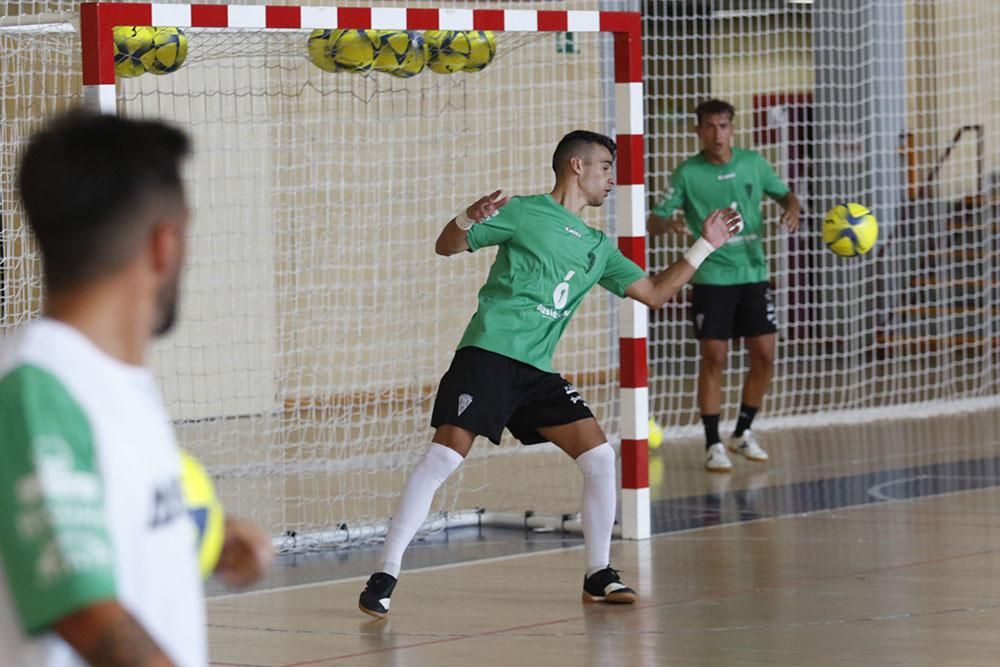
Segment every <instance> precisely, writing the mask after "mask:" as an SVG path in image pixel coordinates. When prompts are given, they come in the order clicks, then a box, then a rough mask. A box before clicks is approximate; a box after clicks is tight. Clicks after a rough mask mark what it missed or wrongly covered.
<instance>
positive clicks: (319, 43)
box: [307, 29, 379, 72]
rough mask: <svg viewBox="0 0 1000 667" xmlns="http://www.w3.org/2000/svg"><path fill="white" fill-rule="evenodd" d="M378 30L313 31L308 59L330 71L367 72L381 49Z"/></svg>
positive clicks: (310, 36)
mask: <svg viewBox="0 0 1000 667" xmlns="http://www.w3.org/2000/svg"><path fill="white" fill-rule="evenodd" d="M378 32H379V31H378V30H323V29H318V30H313V31H312V33H310V34H309V40H308V44H307V51H308V53H309V60H310V62H312V64H313V65H316V66H317V67H319V68H320V69H322V70H325V71H327V72H367V71H369V70H371V68H372V67H373V66H374V64H375V57H376V56H377V55H378V52H379V34H378Z"/></svg>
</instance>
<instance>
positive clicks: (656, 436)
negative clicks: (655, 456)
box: [648, 417, 663, 449]
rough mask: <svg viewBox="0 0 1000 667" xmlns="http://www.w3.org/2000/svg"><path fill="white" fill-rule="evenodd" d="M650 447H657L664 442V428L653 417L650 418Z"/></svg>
mask: <svg viewBox="0 0 1000 667" xmlns="http://www.w3.org/2000/svg"><path fill="white" fill-rule="evenodd" d="M648 442H649V448H650V449H656V448H657V447H659V446H660V445H662V444H663V429H662V428H660V425H659V424H657V423H656V420H655V419H653V418H652V417H650V418H649V438H648Z"/></svg>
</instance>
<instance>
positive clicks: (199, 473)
mask: <svg viewBox="0 0 1000 667" xmlns="http://www.w3.org/2000/svg"><path fill="white" fill-rule="evenodd" d="M181 489H182V491H183V493H184V504H185V505H186V506H187V510H188V514H190V515H191V518H192V519H193V520H194V524H195V528H196V530H197V531H198V566H199V568H200V569H201V575H202V576H203V577H206V578H207V577H208V576H209V575H211V574H212V572H214V571H215V566H216V564H218V562H219V555H220V554H221V553H222V541H223V538H224V537H225V532H226V529H225V515H224V514H223V511H222V505H221V504H220V503H219V499H218V498H217V497H216V495H215V485H213V484H212V478H211V477H209V476H208V473H207V472H206V471H205V468H204V467H202V465H201V462H199V461H198V459H196V458H195V457H193V456H191V455H190V454H188V453H187V452H185V451H181Z"/></svg>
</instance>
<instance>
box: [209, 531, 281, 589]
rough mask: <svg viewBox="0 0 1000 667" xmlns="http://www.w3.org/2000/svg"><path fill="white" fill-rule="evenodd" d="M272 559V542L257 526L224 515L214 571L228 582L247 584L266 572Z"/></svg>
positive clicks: (235, 585)
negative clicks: (223, 531)
mask: <svg viewBox="0 0 1000 667" xmlns="http://www.w3.org/2000/svg"><path fill="white" fill-rule="evenodd" d="M272 560H274V549H273V548H272V547H271V541H270V540H269V539H267V536H266V535H264V533H263V532H261V530H260V529H259V528H257V526H255V525H254V524H252V523H250V522H249V521H245V520H243V519H231V518H229V517H227V518H226V536H225V539H224V540H223V542H222V553H221V554H220V555H219V564H218V565H216V566H215V573H216V574H217V575H219V578H220V579H222V580H223V581H224V582H225V583H226V584H227V585H229V586H233V587H242V586H249V585H250V584H252V583H254V582H256V581H258V580H260V579H261V577H263V576H264V575H265V574H267V571H268V569H270V567H271V561H272Z"/></svg>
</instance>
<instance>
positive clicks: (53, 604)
mask: <svg viewBox="0 0 1000 667" xmlns="http://www.w3.org/2000/svg"><path fill="white" fill-rule="evenodd" d="M0 449H2V452H3V459H2V460H3V464H2V465H0V560H2V561H3V567H4V571H5V573H6V575H7V581H8V582H9V585H10V590H11V594H12V597H13V599H14V603H15V605H16V607H17V610H18V612H19V614H20V617H21V624H22V626H23V627H24V629H25V631H27V632H28V633H38V632H42V631H45V630H48V629H49V628H50V627H51V626H52V624H53V623H54V622H56V621H58V620H59V619H61V618H63V617H65V616H67V615H69V614H71V613H73V612H74V611H77V610H79V609H82V608H83V607H86V606H88V605H90V604H92V603H94V602H97V601H99V600H106V599H112V598H114V597H116V596H115V579H114V551H113V548H112V544H111V540H110V539H109V537H108V532H107V530H106V527H105V525H104V487H103V484H102V481H101V476H100V473H99V471H98V465H97V460H96V454H95V452H94V443H93V435H92V433H91V429H90V423H89V421H88V420H87V417H86V416H85V415H84V413H83V410H82V409H81V408H80V406H79V405H77V403H76V401H75V400H74V399H73V397H72V396H70V394H69V392H68V391H67V390H66V388H65V387H64V386H63V385H62V384H61V383H60V382H59V380H58V379H56V378H55V377H54V376H53V375H51V374H49V373H47V372H45V371H43V370H41V369H39V368H37V367H34V366H28V365H25V366H20V367H18V368H16V369H14V370H13V371H12V372H10V373H9V374H7V375H6V376H5V377H3V378H2V379H0Z"/></svg>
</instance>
